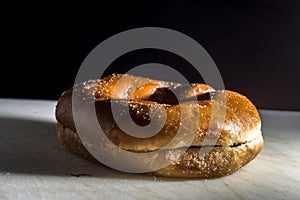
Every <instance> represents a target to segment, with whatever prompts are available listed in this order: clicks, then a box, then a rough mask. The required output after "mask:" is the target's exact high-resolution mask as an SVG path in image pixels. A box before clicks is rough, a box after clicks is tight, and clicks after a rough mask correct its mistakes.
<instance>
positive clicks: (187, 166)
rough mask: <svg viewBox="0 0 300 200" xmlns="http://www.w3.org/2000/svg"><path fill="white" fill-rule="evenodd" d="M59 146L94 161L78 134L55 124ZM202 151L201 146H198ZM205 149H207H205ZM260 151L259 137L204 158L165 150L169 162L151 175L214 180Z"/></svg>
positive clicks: (194, 152) (195, 153)
mask: <svg viewBox="0 0 300 200" xmlns="http://www.w3.org/2000/svg"><path fill="white" fill-rule="evenodd" d="M57 131H58V133H59V138H60V141H61V143H62V144H63V145H64V146H65V147H66V148H67V149H68V150H69V151H71V152H72V153H74V154H76V155H79V156H80V157H83V158H86V159H88V160H91V161H96V162H97V160H96V159H95V158H94V157H93V156H92V155H91V154H90V153H89V152H88V151H87V150H86V148H85V147H84V146H83V144H82V142H81V140H80V138H79V136H78V134H77V133H76V132H74V131H73V130H71V129H69V128H67V127H65V126H63V125H62V124H61V123H58V125H57ZM202 148H205V147H202ZM206 148H207V147H206ZM262 148H263V138H262V135H261V134H260V135H258V137H257V138H255V139H254V140H252V141H249V142H247V143H245V144H240V145H236V146H216V147H214V148H212V149H211V150H210V151H209V153H208V154H206V155H205V156H204V157H202V156H200V155H201V154H199V152H200V147H198V148H197V147H192V148H189V149H187V150H186V151H185V152H184V153H183V154H182V155H181V156H179V155H180V152H178V150H177V149H166V150H164V152H163V154H164V155H163V156H165V158H167V159H168V160H169V162H170V163H171V164H170V165H169V166H167V167H164V168H161V169H159V170H157V171H154V172H152V174H155V175H159V176H169V177H181V178H215V177H221V176H226V175H229V174H232V173H233V172H235V171H237V170H238V169H239V168H241V167H242V166H244V165H246V164H247V163H249V162H250V161H251V160H253V159H254V158H255V157H256V156H257V155H258V154H259V152H260V151H261V149H262Z"/></svg>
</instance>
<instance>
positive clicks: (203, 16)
mask: <svg viewBox="0 0 300 200" xmlns="http://www.w3.org/2000/svg"><path fill="white" fill-rule="evenodd" d="M298 2H299V1H271V0H269V1H268V0H264V1H258V0H256V1H195V2H190V3H178V2H176V1H161V3H159V4H156V5H154V4H148V3H143V2H138V3H137V2H135V3H122V4H120V3H115V4H113V5H98V7H97V8H96V9H93V11H90V12H87V14H83V13H81V12H78V13H77V14H74V13H73V14H66V13H65V12H59V13H57V12H56V11H54V10H53V11H51V10H50V11H47V12H44V11H39V10H38V9H31V10H23V11H20V12H19V11H17V12H16V13H11V14H10V15H7V16H5V17H4V18H3V19H4V27H5V28H4V29H2V30H3V31H2V32H3V33H4V36H3V40H4V41H3V44H2V49H3V50H4V52H5V53H3V54H2V55H4V56H3V57H4V59H3V62H2V67H1V70H2V72H1V75H2V78H1V85H2V91H1V96H0V97H1V98H30V99H51V100H57V99H58V97H59V96H60V94H61V92H62V91H64V90H65V89H67V88H69V87H70V86H71V85H72V84H73V82H74V79H75V76H76V73H77V70H78V69H79V67H80V65H81V63H82V61H83V60H84V58H85V57H86V56H87V54H88V53H89V52H90V51H91V50H92V49H93V48H94V47H95V46H96V45H98V44H99V43H100V42H102V41H103V40H105V39H106V38H108V37H110V36H112V35H114V34H116V33H119V32H122V31H125V30H128V29H131V28H137V27H144V26H158V27H166V28H171V29H174V30H177V31H180V32H182V33H184V34H186V35H188V36H190V37H192V38H194V39H195V40H196V41H198V42H199V43H200V44H201V45H202V46H203V47H204V48H205V49H206V50H207V51H208V53H209V54H210V55H211V57H212V58H213V60H214V61H215V63H216V64H217V66H218V68H219V70H220V72H221V75H222V77H223V80H224V83H225V86H226V88H228V89H231V90H235V91H238V92H241V93H243V94H245V95H246V96H248V97H249V98H250V99H251V100H252V101H253V102H254V103H255V104H256V105H257V106H258V107H259V108H266V109H285V110H300V104H299V102H300V95H299V85H300V80H299V79H300V77H299V75H300V38H299V37H300V3H298ZM87 11H89V10H87ZM12 15H14V16H13V17H12ZM147 62H161V63H163V64H168V65H170V66H174V67H175V68H177V69H183V68H188V69H189V70H188V73H187V74H186V75H187V76H190V79H191V81H196V82H197V81H199V80H201V78H199V77H197V76H195V75H194V73H192V70H191V69H190V66H189V64H188V63H186V62H185V61H184V60H182V59H180V58H179V57H178V56H176V55H172V54H170V53H168V52H162V51H158V50H157V51H155V50H144V51H136V52H132V53H129V54H126V55H124V56H122V57H121V58H120V59H118V60H117V61H116V62H114V63H113V64H112V66H111V67H110V68H109V72H124V71H126V69H129V68H130V67H133V66H135V65H139V64H142V63H147ZM119 66H122V69H121V68H120V67H119Z"/></svg>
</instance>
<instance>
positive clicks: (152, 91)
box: [56, 75, 263, 177]
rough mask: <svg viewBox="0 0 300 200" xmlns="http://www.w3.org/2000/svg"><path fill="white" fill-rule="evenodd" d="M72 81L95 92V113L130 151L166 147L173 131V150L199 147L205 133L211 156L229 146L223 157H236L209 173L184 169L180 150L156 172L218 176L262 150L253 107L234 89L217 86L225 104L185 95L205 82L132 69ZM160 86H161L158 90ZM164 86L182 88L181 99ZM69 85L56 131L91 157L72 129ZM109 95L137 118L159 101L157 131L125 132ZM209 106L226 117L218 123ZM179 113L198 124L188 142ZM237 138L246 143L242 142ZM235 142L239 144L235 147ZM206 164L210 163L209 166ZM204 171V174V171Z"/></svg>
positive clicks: (87, 91)
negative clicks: (162, 113)
mask: <svg viewBox="0 0 300 200" xmlns="http://www.w3.org/2000/svg"><path fill="white" fill-rule="evenodd" d="M132 83H134V84H132ZM135 84H136V85H135ZM145 84H146V86H145ZM132 85H135V86H137V87H135V86H132ZM76 87H77V88H75V89H78V90H79V91H80V92H82V95H88V96H90V97H92V98H94V100H93V101H95V108H96V113H97V116H98V121H99V123H100V125H101V127H102V128H103V130H104V132H105V133H106V135H107V137H108V138H109V139H110V140H111V141H112V142H113V143H114V144H115V145H117V146H118V147H120V148H121V149H124V150H128V151H134V152H147V151H155V150H157V149H160V148H162V147H164V146H165V145H166V144H168V143H169V142H170V141H171V140H172V139H173V138H174V137H175V136H176V139H175V141H174V145H173V146H170V147H169V148H170V151H172V152H176V148H181V147H188V146H190V145H191V146H195V147H199V146H201V145H202V143H203V140H204V139H205V145H217V146H219V147H216V148H214V151H212V152H211V153H210V154H209V155H211V156H212V157H214V156H213V153H214V152H215V153H216V154H220V153H222V152H231V153H228V154H226V155H228V159H227V160H230V159H231V158H232V159H233V158H235V160H236V162H235V164H231V165H230V166H229V165H228V167H227V168H228V169H229V171H227V172H226V173H225V172H224V171H222V170H217V172H211V174H210V175H209V173H208V171H209V170H208V171H205V170H204V169H203V167H202V168H201V167H200V168H198V169H196V168H195V169H192V168H188V169H187V168H186V169H185V168H184V169H183V168H182V167H183V166H186V164H185V162H184V159H186V156H183V160H182V161H180V162H179V163H178V162H177V164H176V165H170V166H169V167H166V168H164V169H161V170H158V171H157V172H155V173H157V174H160V175H165V176H168V174H170V176H177V177H179V176H180V177H216V176H221V175H226V174H229V172H230V170H231V171H232V172H233V171H235V170H237V169H238V168H240V167H241V166H242V165H244V164H246V163H248V162H249V161H250V160H252V159H253V158H254V157H255V156H256V155H257V154H258V153H259V152H260V150H261V148H262V145H263V140H262V137H261V131H260V129H261V122H260V117H259V113H258V111H257V109H256V107H255V106H254V105H253V104H252V103H251V101H250V100H249V99H247V98H246V97H245V96H243V95H241V94H239V93H236V92H233V91H228V90H224V91H217V93H218V94H219V95H222V97H223V98H225V99H226V104H224V102H221V101H218V99H214V98H212V99H210V98H209V99H206V100H199V101H198V102H197V103H196V104H192V103H191V102H190V101H188V99H189V98H190V97H191V96H193V95H194V94H196V95H201V94H204V93H207V92H213V91H214V90H213V89H212V88H211V87H209V86H207V85H204V84H194V85H193V86H192V88H189V87H185V86H184V85H181V84H177V83H170V82H164V81H157V80H151V79H147V78H141V77H134V76H130V75H116V76H108V77H105V78H104V79H100V80H95V81H89V82H86V83H83V84H81V85H78V86H76ZM160 88H163V89H164V90H163V91H160ZM165 88H171V89H174V88H177V89H178V88H179V89H181V91H180V92H179V94H180V95H179V98H180V99H179V100H182V101H181V102H182V103H180V104H178V101H177V99H175V100H174V97H172V95H170V94H168V95H164V93H166V92H168V89H165ZM72 90H73V89H72V88H71V89H69V90H68V91H66V92H64V93H63V94H62V96H61V98H60V99H59V101H58V104H57V108H56V118H57V121H58V124H59V125H58V132H59V136H60V138H61V141H62V143H63V144H64V145H65V146H66V147H67V148H68V149H70V150H71V151H72V152H73V153H76V154H79V155H81V156H83V157H92V156H91V155H90V154H89V153H88V152H87V150H86V149H85V148H84V146H83V145H82V143H81V141H80V140H79V137H78V135H77V133H76V127H75V125H74V120H73V114H72ZM159 92H160V93H159ZM157 94H159V95H157ZM161 94H162V95H161ZM151 98H152V99H151ZM112 99H115V100H114V103H116V104H117V105H118V106H120V107H121V108H122V106H123V107H124V109H125V107H126V108H127V106H128V103H129V107H130V112H131V117H132V119H133V121H134V122H136V124H139V125H140V124H142V125H143V124H144V125H145V124H147V120H149V117H148V118H147V117H145V116H147V115H148V114H149V113H147V112H148V111H149V108H150V107H152V108H154V112H156V111H157V112H158V110H160V109H159V108H161V107H163V108H164V109H165V110H166V113H167V118H166V122H165V124H164V126H163V128H162V129H161V131H159V133H157V134H156V135H154V136H152V137H148V138H137V137H133V136H131V135H128V134H126V133H125V132H123V131H122V130H121V129H120V128H119V127H118V126H117V124H116V123H115V121H114V118H113V116H112V113H111V107H110V106H111V100H112ZM116 99H118V100H116ZM164 102H167V103H164ZM141 108H143V109H141ZM212 108H213V109H214V111H215V112H216V113H222V111H226V115H225V116H224V117H225V121H224V123H222V120H218V119H217V118H218V116H215V117H212ZM141 110H143V112H141ZM182 110H185V113H181V111H182ZM195 110H197V111H199V113H200V118H199V117H198V115H197V113H196V112H194V111H195ZM82 112H84V111H82ZM83 114H84V113H83ZM181 114H184V115H183V116H184V117H185V119H186V121H189V122H195V123H197V125H198V130H197V132H196V133H195V135H194V136H195V137H194V139H193V141H192V144H186V143H183V142H182V141H184V140H185V138H184V137H183V136H182V137H180V136H178V135H176V134H177V131H178V127H179V126H181V127H182V128H183V130H185V129H188V128H189V123H187V124H186V123H181ZM211 121H213V122H214V123H215V124H213V127H209V125H211V124H210V122H211ZM208 130H209V131H208ZM220 130H221V134H220V135H218V134H217V133H219V131H220ZM216 138H217V141H216ZM257 138H261V140H259V141H258V142H256V143H253V141H257ZM244 143H245V144H244ZM237 144H244V145H241V146H240V145H237ZM252 144H253V145H252ZM234 145H237V146H236V147H235V148H232V147H230V146H234ZM226 148H228V149H226ZM238 148H241V149H240V150H239V151H236V149H238ZM195 151H196V150H195V149H189V150H188V151H187V152H186V154H185V155H192V154H194V152H195ZM243 152H245V153H246V154H247V155H248V157H247V158H245V159H242V157H238V156H239V155H241V156H244V157H245V155H246V154H245V153H243ZM251 152H252V153H251ZM222 155H224V154H222ZM204 163H205V162H204ZM206 165H208V164H206ZM225 168H226V167H225ZM208 169H212V168H211V167H208ZM201 171H202V172H201ZM167 172H168V173H167ZM181 172H183V173H181ZM218 173H219V175H218ZM204 174H206V175H205V176H204Z"/></svg>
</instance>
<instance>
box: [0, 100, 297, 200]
mask: <svg viewBox="0 0 300 200" xmlns="http://www.w3.org/2000/svg"><path fill="white" fill-rule="evenodd" d="M55 104H56V102H54V101H30V100H13V99H0V199H69V198H72V199H300V170H299V168H300V145H299V142H300V112H286V111H285V112H283V111H266V110H261V111H260V113H261V115H262V119H263V134H264V140H265V146H264V149H263V151H262V152H261V154H260V155H259V156H258V157H257V158H256V159H255V160H254V161H252V162H251V163H250V164H248V165H247V166H245V167H244V168H242V169H240V170H239V171H237V172H236V173H234V174H232V175H230V176H227V177H223V178H219V179H211V180H204V179H203V180H187V179H170V178H161V177H151V176H148V175H141V174H126V173H121V172H118V171H114V170H111V169H109V168H107V167H105V166H102V165H98V164H96V163H92V162H88V161H86V160H83V159H81V158H78V157H76V156H74V155H72V154H70V153H69V152H68V151H66V150H65V149H64V148H63V147H62V146H61V145H60V144H59V141H58V138H57V135H56V132H55V119H54V109H55ZM71 174H73V175H71ZM74 174H83V175H82V176H80V177H76V176H74ZM84 174H85V175H84Z"/></svg>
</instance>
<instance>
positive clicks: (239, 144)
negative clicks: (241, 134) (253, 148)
mask: <svg viewBox="0 0 300 200" xmlns="http://www.w3.org/2000/svg"><path fill="white" fill-rule="evenodd" d="M248 142H249V141H246V142H241V143H234V144H233V145H230V146H229V147H231V148H234V147H238V146H241V145H244V144H246V143H248ZM200 147H224V146H223V145H204V146H190V147H189V148H193V149H196V148H198V149H199V148H200Z"/></svg>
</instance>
